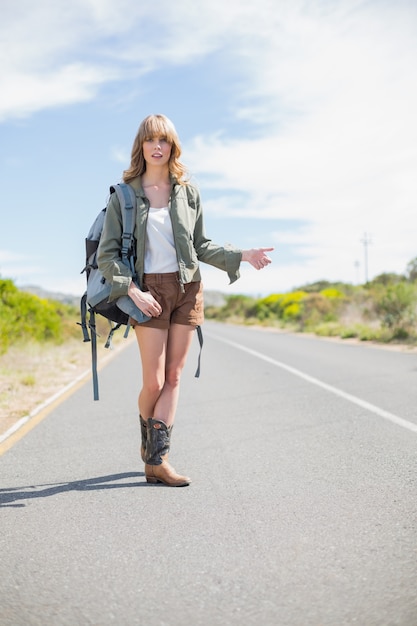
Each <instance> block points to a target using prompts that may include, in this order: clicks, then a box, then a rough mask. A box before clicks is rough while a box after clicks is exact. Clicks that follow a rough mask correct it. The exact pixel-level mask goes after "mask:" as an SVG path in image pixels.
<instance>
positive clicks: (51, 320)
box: [0, 279, 75, 354]
mask: <svg viewBox="0 0 417 626" xmlns="http://www.w3.org/2000/svg"><path fill="white" fill-rule="evenodd" d="M74 313H75V311H74V309H73V307H68V306H66V305H62V304H61V303H58V302H54V301H52V300H46V299H42V298H39V297H38V296H35V295H32V294H29V293H25V292H22V291H20V290H19V289H18V288H17V287H16V286H15V285H14V283H13V281H11V280H4V279H0V353H3V354H4V353H5V352H7V350H8V348H9V347H10V346H11V345H13V344H16V343H20V342H23V341H28V340H34V341H37V342H44V341H52V342H55V343H61V342H62V341H63V339H64V332H63V329H64V320H67V319H68V318H72V319H73V317H72V316H73V315H74ZM74 326H75V321H74Z"/></svg>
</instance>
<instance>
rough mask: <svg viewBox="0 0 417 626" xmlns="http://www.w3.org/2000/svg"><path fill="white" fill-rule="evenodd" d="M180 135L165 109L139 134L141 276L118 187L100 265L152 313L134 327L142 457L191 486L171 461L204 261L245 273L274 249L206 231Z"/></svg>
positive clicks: (168, 478)
mask: <svg viewBox="0 0 417 626" xmlns="http://www.w3.org/2000/svg"><path fill="white" fill-rule="evenodd" d="M180 156H181V147H180V141H179V138H178V135H177V132H176V130H175V127H174V125H173V124H172V122H171V121H170V120H169V119H168V118H167V117H165V116H164V115H149V116H148V117H146V118H145V119H144V120H143V122H142V123H141V125H140V127H139V130H138V133H137V135H136V137H135V140H134V143H133V148H132V155H131V164H130V167H129V168H128V169H127V170H125V171H124V173H123V181H124V182H125V183H128V184H129V185H131V187H132V188H133V189H134V190H135V193H136V203H137V213H136V224H135V231H134V236H135V239H136V262H135V269H136V274H137V282H135V281H133V280H132V276H131V274H130V271H129V269H128V268H127V267H126V266H125V265H124V264H123V263H121V260H120V249H121V238H122V218H121V211H120V205H119V202H118V199H117V196H116V194H115V193H113V194H112V195H111V197H110V200H109V204H108V207H107V211H106V220H105V225H104V229H103V233H102V236H101V241H100V246H99V250H98V266H99V268H100V271H101V272H102V273H103V275H104V277H105V278H106V280H107V281H109V282H110V283H111V285H112V291H111V295H110V299H111V300H113V299H116V298H118V297H120V296H123V295H128V296H129V297H130V298H131V300H132V301H133V303H134V304H135V305H136V306H137V307H138V308H139V309H140V310H141V311H142V312H143V313H145V314H146V315H148V316H149V317H150V318H151V319H150V320H149V321H147V322H145V323H141V324H136V325H135V320H134V319H131V323H132V326H134V329H135V333H136V337H137V341H138V346H139V351H140V356H141V363H142V379H143V380H142V389H141V391H140V393H139V399H138V405H139V419H140V425H141V434H142V445H141V453H142V459H143V461H144V463H145V476H146V480H147V482H149V483H158V482H160V483H164V484H165V485H168V486H172V487H182V486H185V485H189V484H190V482H191V480H190V478H188V477H187V476H183V475H180V474H178V473H177V472H176V471H175V470H174V468H173V467H172V466H171V465H170V464H169V462H168V452H169V449H170V441H171V432H172V427H173V424H174V420H175V413H176V409H177V404H178V396H179V388H180V378H181V372H182V370H183V367H184V365H185V361H186V358H187V354H188V351H189V348H190V345H191V341H192V339H193V335H194V331H195V329H196V327H197V326H199V325H201V324H202V323H203V320H204V306H203V289H202V284H201V275H200V269H199V262H200V261H202V262H204V263H208V264H210V265H213V266H215V267H217V268H219V269H221V270H224V271H225V272H227V274H228V276H229V279H230V282H231V283H232V282H234V281H235V280H237V279H238V278H239V267H240V263H241V262H242V261H247V262H249V263H250V264H251V265H252V266H253V267H254V268H256V269H258V270H260V269H262V268H263V267H265V266H267V265H269V263H271V259H270V258H269V257H268V255H267V253H268V252H270V251H271V250H273V248H256V249H251V250H240V249H238V248H234V247H231V246H220V245H217V244H216V243H214V242H213V241H211V240H210V239H209V238H207V236H206V234H205V230H204V225H203V211H202V207H201V203H200V195H199V192H198V190H197V188H196V187H195V186H193V185H191V184H190V183H189V182H188V181H187V172H186V168H185V167H184V165H183V164H182V163H181V162H180V160H179V159H180Z"/></svg>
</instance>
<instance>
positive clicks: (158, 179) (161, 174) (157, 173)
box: [142, 165, 171, 185]
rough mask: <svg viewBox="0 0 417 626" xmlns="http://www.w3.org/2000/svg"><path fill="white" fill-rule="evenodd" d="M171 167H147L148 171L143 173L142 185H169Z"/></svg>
mask: <svg viewBox="0 0 417 626" xmlns="http://www.w3.org/2000/svg"><path fill="white" fill-rule="evenodd" d="M170 182H171V181H170V177H169V168H168V167H166V168H163V169H161V168H160V167H152V166H149V165H148V167H147V168H146V172H145V173H144V174H143V175H142V185H167V184H169V183H170Z"/></svg>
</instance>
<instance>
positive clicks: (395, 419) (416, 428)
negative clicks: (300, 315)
mask: <svg viewBox="0 0 417 626" xmlns="http://www.w3.org/2000/svg"><path fill="white" fill-rule="evenodd" d="M210 336H211V337H213V338H214V339H217V340H219V341H222V342H223V343H227V344H229V345H230V346H233V347H234V348H237V349H238V350H242V352H247V353H248V354H251V355H252V356H255V357H257V358H258V359H262V360H263V361H266V362H267V363H270V364H271V365H275V367H280V368H281V369H283V370H285V371H286V372H289V373H290V374H293V375H294V376H298V377H299V378H302V379H303V380H306V381H307V382H309V383H311V384H313V385H316V386H317V387H321V388H322V389H325V390H326V391H329V392H330V393H334V394H335V395H336V396H339V397H340V398H344V399H345V400H348V401H349V402H352V403H353V404H356V405H358V406H360V407H362V408H363V409H366V410H367V411H371V412H372V413H375V415H378V416H379V417H383V418H384V419H386V420H388V421H389V422H392V423H393V424H396V425H397V426H401V427H402V428H406V429H407V430H411V432H414V433H417V424H413V422H409V421H408V420H405V419H403V418H402V417H399V416H398V415H394V413H390V412H389V411H385V410H384V409H381V408H380V407H378V406H376V405H375V404H371V403H370V402H367V401H366V400H362V399H361V398H358V397H357V396H353V395H352V394H350V393H347V392H346V391H343V390H342V389H338V388H337V387H333V385H328V384H327V383H325V382H323V381H322V380H319V379H318V378H314V376H310V375H309V374H305V373H304V372H302V371H301V370H298V369H296V368H295V367H291V365H287V364H286V363H282V361H277V360H276V359H272V358H271V357H269V356H267V355H266V354H262V353H261V352H257V351H256V350H252V349H251V348H247V347H246V346H244V345H242V344H240V343H236V342H235V341H231V340H230V339H223V338H222V337H219V336H218V335H212V334H210Z"/></svg>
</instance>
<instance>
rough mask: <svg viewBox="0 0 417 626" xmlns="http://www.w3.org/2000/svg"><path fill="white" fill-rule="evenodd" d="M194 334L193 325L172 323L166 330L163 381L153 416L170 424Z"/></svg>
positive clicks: (173, 418)
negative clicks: (167, 330) (166, 340)
mask: <svg viewBox="0 0 417 626" xmlns="http://www.w3.org/2000/svg"><path fill="white" fill-rule="evenodd" d="M193 336H194V327H193V326H185V325H183V324H172V326H171V328H170V329H169V332H168V345H167V354H166V364H165V383H164V386H163V388H162V391H161V394H160V396H159V398H158V400H157V401H156V404H155V409H154V418H155V419H159V420H161V421H163V422H165V423H166V424H167V426H172V424H173V423H174V420H175V413H176V410H177V405H178V397H179V391H180V379H181V373H182V370H183V369H184V365H185V362H186V359H187V355H188V352H189V349H190V346H191V342H192V339H193Z"/></svg>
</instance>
